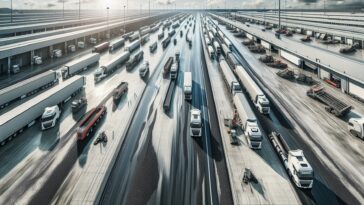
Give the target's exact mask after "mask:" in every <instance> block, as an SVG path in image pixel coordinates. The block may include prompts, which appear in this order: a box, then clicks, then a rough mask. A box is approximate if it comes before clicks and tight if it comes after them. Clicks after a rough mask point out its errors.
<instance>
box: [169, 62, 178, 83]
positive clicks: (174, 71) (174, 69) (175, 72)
mask: <svg viewBox="0 0 364 205" xmlns="http://www.w3.org/2000/svg"><path fill="white" fill-rule="evenodd" d="M170 72H171V79H172V80H175V79H176V78H177V75H178V63H173V64H172V66H171V71H170Z"/></svg>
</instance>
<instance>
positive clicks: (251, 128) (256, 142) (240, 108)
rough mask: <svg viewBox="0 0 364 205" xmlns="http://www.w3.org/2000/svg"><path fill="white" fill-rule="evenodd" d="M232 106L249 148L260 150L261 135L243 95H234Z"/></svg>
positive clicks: (255, 119)
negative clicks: (234, 108)
mask: <svg viewBox="0 0 364 205" xmlns="http://www.w3.org/2000/svg"><path fill="white" fill-rule="evenodd" d="M233 101H234V105H235V107H236V110H237V113H238V115H239V118H240V120H241V124H242V128H243V130H244V134H245V136H246V138H247V141H248V144H249V147H250V148H252V149H261V148H262V139H263V137H262V133H261V132H260V128H259V125H258V122H257V118H256V116H255V114H254V112H253V110H252V108H251V107H250V105H249V102H248V101H247V100H246V98H245V96H244V94H243V93H236V94H235V95H234V98H233Z"/></svg>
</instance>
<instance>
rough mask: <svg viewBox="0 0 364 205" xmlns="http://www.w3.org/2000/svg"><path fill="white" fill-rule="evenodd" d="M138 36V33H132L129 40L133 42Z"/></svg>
mask: <svg viewBox="0 0 364 205" xmlns="http://www.w3.org/2000/svg"><path fill="white" fill-rule="evenodd" d="M138 38H139V33H134V34H132V35H130V36H129V42H133V41H135V40H137V39H138Z"/></svg>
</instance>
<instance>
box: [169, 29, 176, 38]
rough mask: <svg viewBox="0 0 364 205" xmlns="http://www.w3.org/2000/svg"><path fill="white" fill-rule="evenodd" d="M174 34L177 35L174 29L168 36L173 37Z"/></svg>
mask: <svg viewBox="0 0 364 205" xmlns="http://www.w3.org/2000/svg"><path fill="white" fill-rule="evenodd" d="M174 34H176V31H175V30H174V29H173V30H172V31H170V32H169V33H168V36H169V37H172V36H173V35H174Z"/></svg>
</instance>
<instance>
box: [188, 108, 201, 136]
mask: <svg viewBox="0 0 364 205" xmlns="http://www.w3.org/2000/svg"><path fill="white" fill-rule="evenodd" d="M190 113H191V116H190V134H191V137H201V136H202V119H201V111H200V110H199V109H191V112H190Z"/></svg>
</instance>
